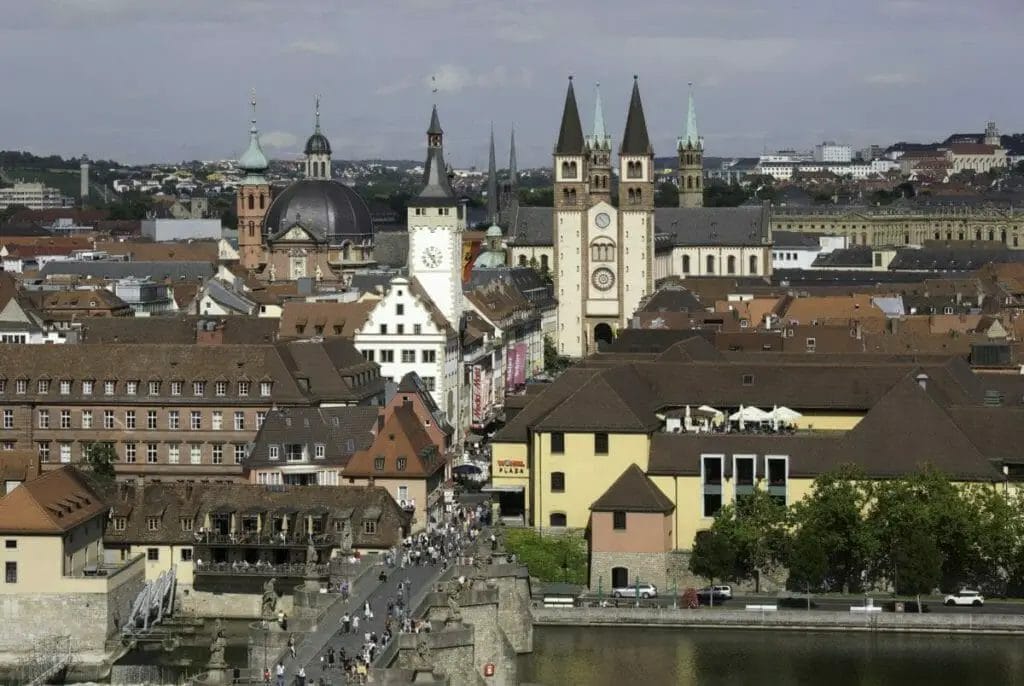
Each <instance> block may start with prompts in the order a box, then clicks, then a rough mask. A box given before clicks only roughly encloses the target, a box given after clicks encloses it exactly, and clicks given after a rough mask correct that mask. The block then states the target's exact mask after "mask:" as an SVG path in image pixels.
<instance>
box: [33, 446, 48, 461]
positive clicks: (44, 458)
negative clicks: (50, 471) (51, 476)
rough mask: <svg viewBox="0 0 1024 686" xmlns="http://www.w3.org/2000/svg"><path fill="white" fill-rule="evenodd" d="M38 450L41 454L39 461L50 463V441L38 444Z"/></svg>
mask: <svg viewBox="0 0 1024 686" xmlns="http://www.w3.org/2000/svg"><path fill="white" fill-rule="evenodd" d="M36 449H37V450H38V452H39V461H40V462H49V461H50V442H49V441H39V442H38V443H36Z"/></svg>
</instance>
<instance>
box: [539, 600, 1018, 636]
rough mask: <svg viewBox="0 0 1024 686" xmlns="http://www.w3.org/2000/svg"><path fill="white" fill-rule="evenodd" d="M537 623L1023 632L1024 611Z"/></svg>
mask: <svg viewBox="0 0 1024 686" xmlns="http://www.w3.org/2000/svg"><path fill="white" fill-rule="evenodd" d="M531 611H532V613H533V622H534V625H535V626H575V627H581V626H591V627H598V626H619V627H658V628H673V627H679V628H716V629H776V630H784V631H862V632H878V633H920V634H993V635H1024V615H996V614H974V613H970V612H964V613H961V614H931V613H927V612H926V613H923V614H916V613H891V612H873V613H854V612H821V611H818V612H801V611H798V610H782V611H761V610H712V609H704V608H702V609H700V610H677V609H672V608H631V607H630V608H589V607H588V608H583V607H577V608H538V607H535V608H532V610H531Z"/></svg>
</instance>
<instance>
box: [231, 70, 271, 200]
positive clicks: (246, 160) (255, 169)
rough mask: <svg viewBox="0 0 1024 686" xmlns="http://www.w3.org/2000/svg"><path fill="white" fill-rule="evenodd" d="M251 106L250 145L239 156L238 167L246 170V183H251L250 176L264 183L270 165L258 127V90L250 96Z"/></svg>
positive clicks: (254, 181)
mask: <svg viewBox="0 0 1024 686" xmlns="http://www.w3.org/2000/svg"><path fill="white" fill-rule="evenodd" d="M249 106H250V107H252V118H251V119H250V120H249V147H248V148H246V151H245V152H244V153H242V156H241V157H239V158H238V168H239V169H241V170H242V171H244V172H246V179H247V181H245V182H244V183H249V181H248V180H249V179H250V177H251V178H252V181H251V183H263V181H262V179H261V178H260V177H261V176H262V174H263V172H265V171H266V170H267V168H268V167H269V166H270V163H269V162H268V161H267V156H266V155H265V154H263V148H262V147H261V146H260V134H259V131H258V130H257V129H256V91H255V90H253V91H252V95H251V96H250V98H249Z"/></svg>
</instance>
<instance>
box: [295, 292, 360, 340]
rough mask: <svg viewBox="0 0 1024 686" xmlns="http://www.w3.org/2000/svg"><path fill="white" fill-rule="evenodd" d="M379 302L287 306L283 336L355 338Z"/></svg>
mask: <svg viewBox="0 0 1024 686" xmlns="http://www.w3.org/2000/svg"><path fill="white" fill-rule="evenodd" d="M376 304H377V302H376V301H373V300H370V301H358V302H345V303H341V302H313V303H308V302H299V301H295V300H291V301H288V302H286V303H285V304H284V309H283V310H282V311H281V322H280V328H279V332H280V335H281V337H282V338H290V337H296V336H313V335H317V336H341V337H342V338H352V337H354V336H355V333H356V331H358V330H359V329H360V328H361V327H362V326H363V324H365V323H366V320H367V318H368V317H369V316H370V311H371V310H372V309H373V308H374V306H375V305H376Z"/></svg>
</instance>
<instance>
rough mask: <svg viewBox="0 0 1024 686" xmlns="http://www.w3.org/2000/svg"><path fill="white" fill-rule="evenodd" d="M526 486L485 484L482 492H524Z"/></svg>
mask: <svg viewBox="0 0 1024 686" xmlns="http://www.w3.org/2000/svg"><path fill="white" fill-rule="evenodd" d="M525 490H526V486H484V487H483V488H481V489H480V491H481V492H482V493H522V492H523V491H525Z"/></svg>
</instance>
